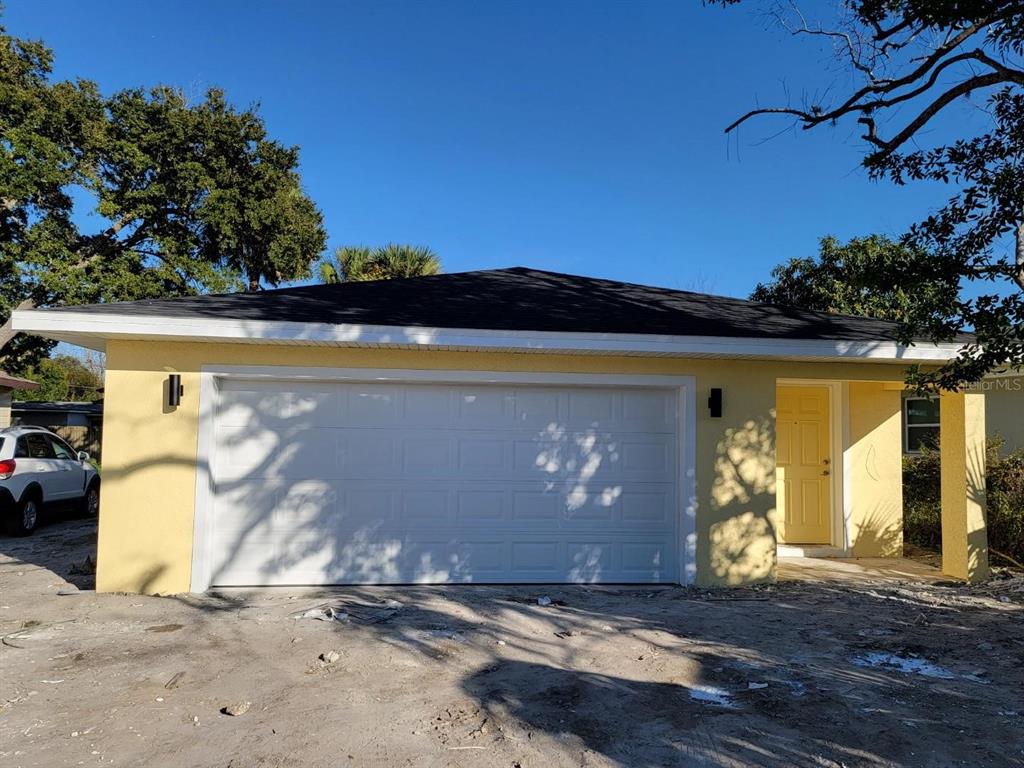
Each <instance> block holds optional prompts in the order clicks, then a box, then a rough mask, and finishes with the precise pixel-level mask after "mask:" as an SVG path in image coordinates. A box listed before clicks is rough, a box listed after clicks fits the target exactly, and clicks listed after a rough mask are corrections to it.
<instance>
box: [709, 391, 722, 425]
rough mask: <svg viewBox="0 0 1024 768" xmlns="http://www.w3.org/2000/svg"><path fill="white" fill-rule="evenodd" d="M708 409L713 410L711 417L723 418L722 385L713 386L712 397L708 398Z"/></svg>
mask: <svg viewBox="0 0 1024 768" xmlns="http://www.w3.org/2000/svg"><path fill="white" fill-rule="evenodd" d="M708 409H709V410H710V411H711V418H713V419H720V418H722V390H721V388H720V387H712V388H711V397H709V398H708Z"/></svg>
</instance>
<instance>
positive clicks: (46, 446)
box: [24, 434, 57, 459]
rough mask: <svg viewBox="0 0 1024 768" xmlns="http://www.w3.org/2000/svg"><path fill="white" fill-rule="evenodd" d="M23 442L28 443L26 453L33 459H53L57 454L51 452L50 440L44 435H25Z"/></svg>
mask: <svg viewBox="0 0 1024 768" xmlns="http://www.w3.org/2000/svg"><path fill="white" fill-rule="evenodd" d="M24 439H25V442H26V443H27V445H28V455H29V457H31V458H33V459H55V458H57V454H55V453H54V452H53V447H52V446H51V445H50V441H49V440H47V439H46V435H42V434H38V435H25V438H24Z"/></svg>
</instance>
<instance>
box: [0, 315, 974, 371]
mask: <svg viewBox="0 0 1024 768" xmlns="http://www.w3.org/2000/svg"><path fill="white" fill-rule="evenodd" d="M12 318H13V319H12V325H13V327H14V329H15V330H18V331H26V332H31V333H35V334H37V335H40V336H45V337H47V338H51V339H57V340H58V341H66V342H69V343H72V344H79V345H82V346H86V347H91V348H93V349H99V350H103V349H105V347H106V342H107V340H109V339H125V340H153V341H161V340H162V341H200V342H233V343H262V344H298V345H305V346H345V347H390V348H395V347H397V348H409V349H417V348H419V349H456V350H466V351H472V350H503V351H508V352H541V353H561V354H566V353H568V354H608V353H612V354H622V355H645V356H650V355H654V356H658V355H665V356H675V357H718V358H729V357H733V358H747V359H779V360H867V361H874V362H889V363H903V362H919V363H920V362H933V363H941V362H945V361H947V360H950V359H952V358H954V357H956V355H957V354H958V353H959V351H960V349H961V345H960V344H932V343H922V344H916V345H910V346H907V345H901V344H898V343H896V342H893V341H839V340H829V339H770V338H756V337H754V338H740V337H736V338H734V337H726V336H671V335H658V334H642V333H587V332H550V331H495V330H486V329H477V328H421V327H409V326H387V325H356V324H345V325H334V324H329V323H284V322H268V321H263V320H225V319H220V318H181V317H159V316H139V315H118V314H108V313H105V312H74V311H68V312H52V311H47V310H18V311H16V312H14V313H13V316H12Z"/></svg>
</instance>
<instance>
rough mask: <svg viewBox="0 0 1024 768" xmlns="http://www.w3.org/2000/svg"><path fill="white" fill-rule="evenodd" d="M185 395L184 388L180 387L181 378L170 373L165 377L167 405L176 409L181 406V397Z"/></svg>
mask: <svg viewBox="0 0 1024 768" xmlns="http://www.w3.org/2000/svg"><path fill="white" fill-rule="evenodd" d="M184 393H185V387H183V386H182V385H181V376H180V374H177V373H172V374H171V375H170V376H168V377H167V405H169V406H170V407H171V408H176V407H177V406H178V405H180V404H181V396H182V395H183V394H184Z"/></svg>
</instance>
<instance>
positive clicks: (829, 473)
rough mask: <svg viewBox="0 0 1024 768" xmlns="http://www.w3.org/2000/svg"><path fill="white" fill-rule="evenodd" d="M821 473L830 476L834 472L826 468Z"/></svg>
mask: <svg viewBox="0 0 1024 768" xmlns="http://www.w3.org/2000/svg"><path fill="white" fill-rule="evenodd" d="M821 474H822V475H825V476H828V475H831V474H832V473H831V472H829V471H828V470H827V469H826V470H825V471H824V472H822V473H821Z"/></svg>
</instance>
